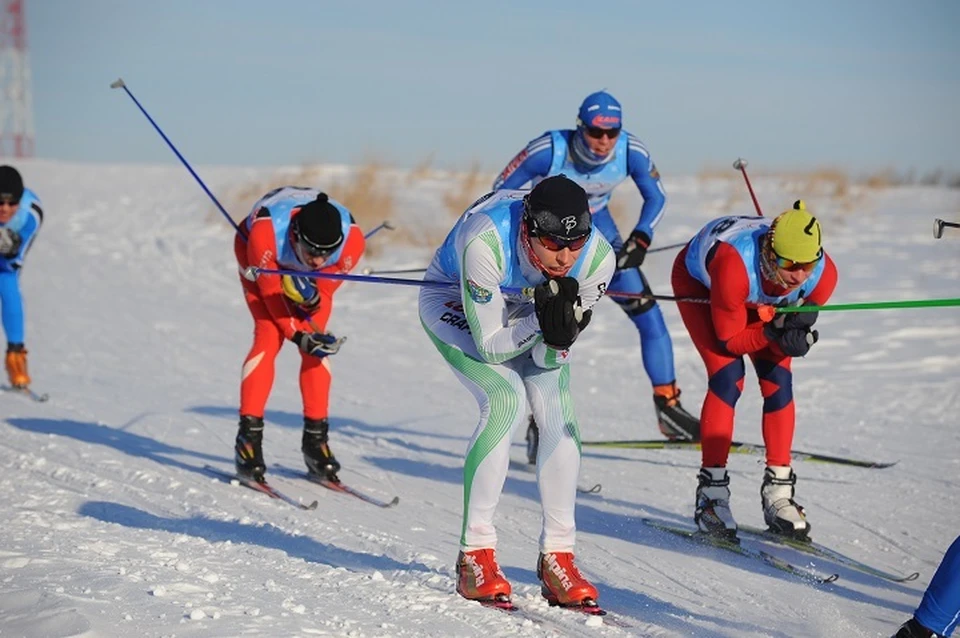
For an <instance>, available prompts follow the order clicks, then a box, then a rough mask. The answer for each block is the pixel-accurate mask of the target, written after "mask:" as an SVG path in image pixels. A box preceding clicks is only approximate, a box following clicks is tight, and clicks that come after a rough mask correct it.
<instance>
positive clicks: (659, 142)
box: [26, 0, 960, 176]
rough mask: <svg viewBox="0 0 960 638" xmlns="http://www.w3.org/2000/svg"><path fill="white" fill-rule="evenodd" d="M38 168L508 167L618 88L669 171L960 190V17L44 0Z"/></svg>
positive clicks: (838, 8)
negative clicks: (591, 100) (735, 169)
mask: <svg viewBox="0 0 960 638" xmlns="http://www.w3.org/2000/svg"><path fill="white" fill-rule="evenodd" d="M26 20H27V37H28V44H29V48H30V61H31V68H32V73H33V96H34V123H35V129H36V154H37V155H38V156H40V157H47V158H57V159H68V160H80V161H97V162H164V163H166V162H175V161H176V158H175V157H174V156H173V154H172V153H171V152H170V151H169V149H167V147H166V146H165V145H164V144H163V142H162V140H161V139H160V138H159V136H157V135H156V133H155V132H154V131H153V130H152V128H150V126H149V124H148V122H147V121H146V120H145V119H144V118H143V116H142V115H141V114H140V113H139V111H137V109H136V107H135V106H134V104H133V102H131V101H130V100H129V98H128V97H127V96H126V95H125V94H124V93H123V92H122V91H119V90H110V88H109V84H110V82H112V81H113V80H115V79H116V78H118V77H122V78H123V79H124V80H125V81H126V83H127V85H128V87H129V88H130V90H131V91H132V92H133V94H134V95H136V96H137V98H138V99H139V100H140V101H141V103H143V105H144V107H145V108H146V109H147V110H148V111H149V112H150V113H151V115H152V116H153V117H154V119H156V120H157V122H158V123H159V124H160V126H161V127H162V128H163V129H164V131H165V132H166V133H167V135H168V136H169V137H170V138H171V139H172V140H173V142H174V143H175V144H176V145H177V146H178V148H179V149H180V151H181V152H182V153H183V154H184V155H185V156H186V157H187V159H188V160H190V161H191V162H192V163H194V164H247V165H274V164H299V163H302V162H341V163H356V162H359V161H363V160H364V159H365V158H378V159H380V160H381V161H385V162H388V163H391V164H394V165H399V166H413V165H416V164H418V163H420V162H422V161H423V160H425V159H426V158H428V157H432V158H433V163H434V165H435V166H441V167H447V168H457V167H463V168H465V167H467V166H469V165H470V164H471V162H473V161H479V162H480V163H481V165H482V166H483V167H484V168H486V169H489V170H491V171H494V170H499V169H500V168H501V167H502V166H503V165H504V164H506V163H507V162H508V161H509V160H510V158H511V157H512V156H513V155H514V154H515V153H516V152H517V151H518V150H520V148H522V147H523V145H524V144H526V142H527V141H528V140H530V139H532V138H534V137H536V136H537V135H539V134H540V133H542V132H543V131H544V130H547V129H550V128H565V127H572V126H573V125H574V122H575V118H576V111H577V107H578V106H579V104H580V101H581V100H582V99H583V97H585V96H586V95H587V94H588V93H590V92H592V91H594V90H597V89H599V88H607V89H608V90H609V91H611V92H612V93H613V94H614V95H615V96H616V97H617V98H618V99H619V100H620V101H621V103H622V104H623V108H624V126H625V128H626V129H627V130H629V131H631V132H632V133H634V134H635V135H637V136H638V137H640V139H642V140H644V142H646V144H647V146H648V148H649V149H650V151H651V152H652V154H653V158H654V160H655V161H656V162H657V164H658V165H659V167H660V169H661V172H662V173H664V175H665V176H666V175H668V174H669V173H670V172H688V173H689V172H694V171H696V170H699V169H700V168H702V167H723V166H728V165H729V164H730V162H732V161H733V159H735V158H736V157H737V156H743V157H746V158H748V159H749V160H750V162H751V166H753V167H755V169H756V170H762V169H771V170H780V169H794V168H797V169H802V168H811V167H818V166H836V167H840V168H844V169H847V170H850V171H853V172H861V171H863V172H866V171H872V170H877V169H882V168H886V167H891V168H894V169H897V170H906V169H908V168H911V167H912V168H915V169H916V170H918V171H928V170H932V169H935V168H944V169H947V170H948V171H960V117H958V116H957V113H958V112H960V108H958V105H960V37H957V32H958V31H960V2H954V1H951V0H943V1H932V0H915V1H914V2H910V3H906V2H892V1H888V0H875V1H869V0H864V1H860V0H849V1H844V0H834V1H832V2H820V1H819V0H808V1H804V2H789V3H788V2H769V1H765V2H759V1H753V0H740V1H738V2H735V3H730V2H707V1H703V2H700V1H690V2H644V1H640V0H635V1H630V0H601V1H600V2H599V3H587V2H584V1H582V0H581V1H580V2H571V1H568V0H552V1H550V2H546V1H544V2H524V1H522V0H512V1H500V0H486V1H482V2H472V3H462V2H457V1H456V0H441V1H437V2H428V1H421V0H406V1H404V2H396V1H392V0H366V1H365V0H355V1H348V2H343V1H341V2H328V1H326V0H313V1H309V0H275V1H274V2H270V3H267V2H263V1H262V0H231V1H227V0H203V1H201V0H168V1H165V2H152V1H148V0H26Z"/></svg>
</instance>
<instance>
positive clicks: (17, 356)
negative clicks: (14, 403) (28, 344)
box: [6, 343, 30, 388]
mask: <svg viewBox="0 0 960 638" xmlns="http://www.w3.org/2000/svg"><path fill="white" fill-rule="evenodd" d="M6 364H7V376H8V377H9V378H10V385H12V386H13V387H15V388H26V387H27V386H29V385H30V375H29V374H27V351H26V350H25V349H24V347H23V344H22V343H8V344H7V360H6Z"/></svg>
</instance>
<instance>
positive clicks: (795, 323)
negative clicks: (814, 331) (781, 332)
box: [783, 311, 820, 328]
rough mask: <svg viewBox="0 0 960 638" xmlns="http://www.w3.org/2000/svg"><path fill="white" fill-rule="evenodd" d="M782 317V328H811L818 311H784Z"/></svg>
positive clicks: (815, 320)
mask: <svg viewBox="0 0 960 638" xmlns="http://www.w3.org/2000/svg"><path fill="white" fill-rule="evenodd" d="M783 314H784V315H785V316H784V318H783V327H784V328H812V327H813V324H815V323H817V317H818V316H819V315H820V313H819V312H816V311H814V312H785V313H783Z"/></svg>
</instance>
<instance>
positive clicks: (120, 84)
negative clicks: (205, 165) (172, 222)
mask: <svg viewBox="0 0 960 638" xmlns="http://www.w3.org/2000/svg"><path fill="white" fill-rule="evenodd" d="M110 88H111V89H123V90H124V91H125V92H126V93H127V95H129V96H130V99H131V100H133V103H134V104H136V105H137V108H138V109H140V112H141V113H143V115H144V117H146V118H147V120H149V122H150V124H152V125H153V128H155V129H156V131H157V133H159V134H160V137H162V138H163V141H164V142H166V143H167V146H169V147H170V150H171V151H173V152H174V154H175V155H176V156H177V158H178V159H179V160H180V161H181V162H182V163H183V165H184V166H185V167H186V168H187V170H188V171H190V174H191V175H193V179H195V180H197V183H198V184H200V188H202V189H203V192H205V193H206V194H207V197H209V198H210V199H211V200H213V203H214V204H216V206H217V208H219V209H220V212H221V213H223V216H224V217H226V218H227V221H228V222H230V225H231V226H233V229H234V230H235V231H237V232H238V233H240V235H241V236H243V237H246V236H247V235H246V233H244V232H243V230H241V229H240V226H238V225H237V222H235V221H233V218H232V217H230V214H229V213H227V210H226V209H225V208H224V207H223V206H222V205H221V204H220V201H219V200H218V199H217V198H216V196H215V195H214V194H213V193H212V192H210V189H209V188H207V185H206V184H204V183H203V180H202V179H200V176H199V175H197V173H196V171H194V170H193V167H192V166H190V162H188V161H187V159H186V158H185V157H184V156H183V155H181V154H180V151H178V150H177V147H176V146H174V145H173V142H171V141H170V138H169V137H167V136H166V134H165V133H164V132H163V131H162V130H161V129H160V127H159V126H158V125H157V123H156V122H154V121H153V118H152V117H150V114H149V113H147V110H146V109H145V108H143V105H142V104H140V101H139V100H137V98H135V97H134V96H133V93H131V92H130V89H129V88H127V85H126V83H125V82H124V81H123V78H118V79H117V80H116V81H114V82H113V83H111V84H110Z"/></svg>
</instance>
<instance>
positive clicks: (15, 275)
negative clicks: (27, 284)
mask: <svg viewBox="0 0 960 638" xmlns="http://www.w3.org/2000/svg"><path fill="white" fill-rule="evenodd" d="M0 316H2V322H3V332H4V334H5V335H6V337H7V343H12V344H23V342H24V325H23V323H24V322H23V297H22V296H21V294H20V281H19V272H0Z"/></svg>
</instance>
